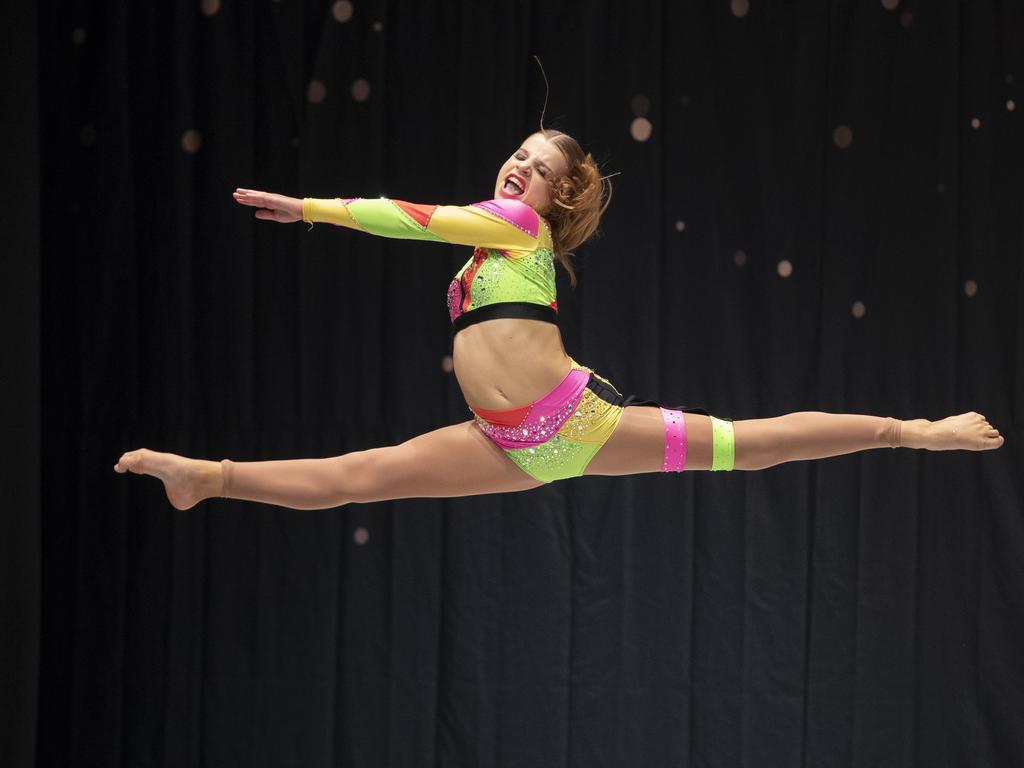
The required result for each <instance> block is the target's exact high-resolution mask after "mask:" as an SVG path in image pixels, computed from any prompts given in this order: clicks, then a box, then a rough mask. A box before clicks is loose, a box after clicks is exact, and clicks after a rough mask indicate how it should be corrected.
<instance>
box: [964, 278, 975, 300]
mask: <svg viewBox="0 0 1024 768" xmlns="http://www.w3.org/2000/svg"><path fill="white" fill-rule="evenodd" d="M964 293H966V294H967V296H968V297H973V296H976V295H977V294H978V284H977V283H976V282H974V281H973V280H968V281H967V282H966V283H964Z"/></svg>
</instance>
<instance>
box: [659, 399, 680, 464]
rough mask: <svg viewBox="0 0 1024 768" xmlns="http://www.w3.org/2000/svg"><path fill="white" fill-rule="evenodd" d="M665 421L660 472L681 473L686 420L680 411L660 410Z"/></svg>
mask: <svg viewBox="0 0 1024 768" xmlns="http://www.w3.org/2000/svg"><path fill="white" fill-rule="evenodd" d="M661 418H662V419H663V420H664V421H665V459H664V461H662V462H661V471H662V472H682V471H683V469H685V467H686V420H685V419H684V418H683V412H682V411H674V410H671V409H668V408H662V409H661Z"/></svg>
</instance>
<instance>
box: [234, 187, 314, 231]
mask: <svg viewBox="0 0 1024 768" xmlns="http://www.w3.org/2000/svg"><path fill="white" fill-rule="evenodd" d="M233 196H234V198H235V200H237V201H238V202H240V203H241V204H242V205H248V206H251V207H253V208H255V209H256V218H257V219H264V220H266V221H277V222H280V223H281V224H290V223H291V222H293V221H302V201H301V200H299V199H298V198H295V197H286V196H285V195H278V194H275V193H273V192H260V191H259V190H257V189H242V188H241V187H239V188H238V189H236V190H235V191H234V193H233Z"/></svg>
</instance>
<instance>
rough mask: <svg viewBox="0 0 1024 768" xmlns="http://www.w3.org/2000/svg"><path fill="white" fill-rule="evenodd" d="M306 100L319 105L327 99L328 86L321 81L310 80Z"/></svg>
mask: <svg viewBox="0 0 1024 768" xmlns="http://www.w3.org/2000/svg"><path fill="white" fill-rule="evenodd" d="M306 98H307V99H308V100H309V103H310V104H319V103H320V102H322V101H323V100H324V99H325V98H327V86H326V85H324V84H323V81H321V80H310V81H309V85H308V86H306Z"/></svg>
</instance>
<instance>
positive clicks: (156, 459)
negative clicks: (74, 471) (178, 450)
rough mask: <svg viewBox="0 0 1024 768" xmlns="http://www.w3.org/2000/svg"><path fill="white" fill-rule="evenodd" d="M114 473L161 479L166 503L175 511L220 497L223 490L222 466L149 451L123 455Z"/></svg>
mask: <svg viewBox="0 0 1024 768" xmlns="http://www.w3.org/2000/svg"><path fill="white" fill-rule="evenodd" d="M114 471H115V472H133V473H135V474H136V475H153V476H154V477H159V478H160V479H161V480H162V481H163V483H164V491H165V492H166V493H167V500H168V501H170V502H171V506H172V507H174V508H175V509H191V508H192V507H194V506H195V505H196V504H198V503H199V502H200V501H202V500H203V499H208V498H210V497H211V496H219V495H220V493H221V490H222V487H223V486H222V485H221V467H220V464H219V463H217V462H215V461H202V460H200V459H189V458H187V457H185V456H178V455H177V454H174V453H159V452H157V451H151V450H149V449H148V448H139V449H138V450H137V451H128V452H127V453H125V454H123V455H122V456H121V458H120V459H119V460H118V462H117V464H115V465H114Z"/></svg>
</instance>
